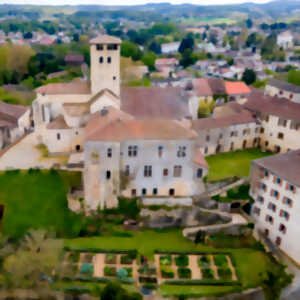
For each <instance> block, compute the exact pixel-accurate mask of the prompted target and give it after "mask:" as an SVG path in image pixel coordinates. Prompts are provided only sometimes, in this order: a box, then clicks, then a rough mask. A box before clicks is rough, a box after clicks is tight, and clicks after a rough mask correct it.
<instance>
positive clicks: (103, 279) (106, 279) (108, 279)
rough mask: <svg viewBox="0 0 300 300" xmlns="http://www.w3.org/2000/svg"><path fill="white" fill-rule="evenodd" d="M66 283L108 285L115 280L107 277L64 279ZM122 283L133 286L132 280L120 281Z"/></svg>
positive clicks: (124, 279)
mask: <svg viewBox="0 0 300 300" xmlns="http://www.w3.org/2000/svg"><path fill="white" fill-rule="evenodd" d="M63 280H64V281H80V282H97V283H108V282H110V281H113V280H115V278H106V277H92V276H76V277H74V278H71V277H64V278H63ZM119 280H120V282H122V283H124V284H132V283H133V279H131V278H123V279H119Z"/></svg>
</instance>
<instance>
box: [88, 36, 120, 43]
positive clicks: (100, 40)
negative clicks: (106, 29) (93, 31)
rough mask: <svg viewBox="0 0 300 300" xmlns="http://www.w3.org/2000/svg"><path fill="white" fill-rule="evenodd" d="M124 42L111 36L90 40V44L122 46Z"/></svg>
mask: <svg viewBox="0 0 300 300" xmlns="http://www.w3.org/2000/svg"><path fill="white" fill-rule="evenodd" d="M121 43H122V41H121V40H120V39H119V38H117V37H115V36H111V35H107V34H103V35H99V36H97V37H95V38H94V39H91V40H90V44H121Z"/></svg>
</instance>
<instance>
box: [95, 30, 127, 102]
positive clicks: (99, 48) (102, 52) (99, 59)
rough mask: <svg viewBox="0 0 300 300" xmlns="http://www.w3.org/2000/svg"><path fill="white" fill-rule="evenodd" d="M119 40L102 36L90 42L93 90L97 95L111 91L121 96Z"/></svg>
mask: <svg viewBox="0 0 300 300" xmlns="http://www.w3.org/2000/svg"><path fill="white" fill-rule="evenodd" d="M121 43H122V41H121V40H120V39H119V38H116V37H114V36H109V35H100V36H98V37H96V38H94V39H92V40H91V41H90V45H91V90H92V94H93V95H95V94H96V93H98V92H99V91H102V90H103V89H109V90H111V91H112V92H113V93H115V94H116V95H117V96H118V97H119V96H120V45H121Z"/></svg>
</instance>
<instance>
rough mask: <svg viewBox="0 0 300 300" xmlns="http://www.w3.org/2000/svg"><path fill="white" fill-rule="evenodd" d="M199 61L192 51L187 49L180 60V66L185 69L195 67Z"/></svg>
mask: <svg viewBox="0 0 300 300" xmlns="http://www.w3.org/2000/svg"><path fill="white" fill-rule="evenodd" d="M196 61H197V56H196V55H194V54H193V52H192V50H191V49H185V51H184V53H183V55H182V58H181V60H180V65H181V66H183V67H184V68H187V67H188V66H191V65H193V64H194V63H195V62H196Z"/></svg>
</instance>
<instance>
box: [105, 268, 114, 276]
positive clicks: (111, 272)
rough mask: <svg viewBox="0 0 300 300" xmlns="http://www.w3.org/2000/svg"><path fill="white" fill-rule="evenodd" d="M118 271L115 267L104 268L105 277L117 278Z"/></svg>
mask: <svg viewBox="0 0 300 300" xmlns="http://www.w3.org/2000/svg"><path fill="white" fill-rule="evenodd" d="M116 273H117V270H116V268H115V267H109V266H105V267H104V275H105V276H116Z"/></svg>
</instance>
